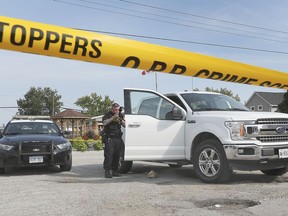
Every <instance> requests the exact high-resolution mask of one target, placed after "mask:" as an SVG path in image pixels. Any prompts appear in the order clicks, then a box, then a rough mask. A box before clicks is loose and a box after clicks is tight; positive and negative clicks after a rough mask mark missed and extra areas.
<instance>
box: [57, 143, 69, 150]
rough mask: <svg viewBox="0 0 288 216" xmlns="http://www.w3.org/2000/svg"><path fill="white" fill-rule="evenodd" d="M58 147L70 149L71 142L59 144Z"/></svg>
mask: <svg viewBox="0 0 288 216" xmlns="http://www.w3.org/2000/svg"><path fill="white" fill-rule="evenodd" d="M57 147H58V148H59V149H61V150H62V149H70V147H71V144H70V142H66V143H62V144H58V145H57Z"/></svg>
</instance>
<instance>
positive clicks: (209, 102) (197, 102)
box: [181, 93, 248, 111]
mask: <svg viewBox="0 0 288 216" xmlns="http://www.w3.org/2000/svg"><path fill="white" fill-rule="evenodd" d="M181 96H182V97H183V99H184V100H185V101H186V103H187V104H188V105H189V107H190V108H191V110H192V111H248V109H247V108H246V107H245V106H244V105H242V104H241V103H239V102H238V101H236V100H235V99H233V98H231V97H228V96H226V95H222V94H205V93H183V94H181Z"/></svg>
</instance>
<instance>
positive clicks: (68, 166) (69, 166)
mask: <svg viewBox="0 0 288 216" xmlns="http://www.w3.org/2000/svg"><path fill="white" fill-rule="evenodd" d="M71 169H72V154H70V155H69V157H68V158H67V160H66V162H65V164H62V165H60V170H61V172H64V171H70V170H71Z"/></svg>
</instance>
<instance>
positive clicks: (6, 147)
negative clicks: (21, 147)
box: [0, 144, 14, 151]
mask: <svg viewBox="0 0 288 216" xmlns="http://www.w3.org/2000/svg"><path fill="white" fill-rule="evenodd" d="M13 148H14V146H11V145H5V144H0V150H5V151H10V150H11V149H13Z"/></svg>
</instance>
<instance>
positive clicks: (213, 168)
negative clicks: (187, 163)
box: [193, 139, 232, 183]
mask: <svg viewBox="0 0 288 216" xmlns="http://www.w3.org/2000/svg"><path fill="white" fill-rule="evenodd" d="M193 167H194V170H195V172H196V175H197V176H198V177H199V178H200V179H201V180H202V181H203V182H205V183H221V182H227V181H228V180H229V179H230V178H231V175H232V169H231V168H230V167H229V164H228V161H227V158H226V155H225V152H224V149H223V147H222V144H221V143H220V142H219V141H218V140H214V139H209V140H205V141H203V142H202V143H200V144H199V145H198V146H197V147H196V149H195V150H194V153H193Z"/></svg>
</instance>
